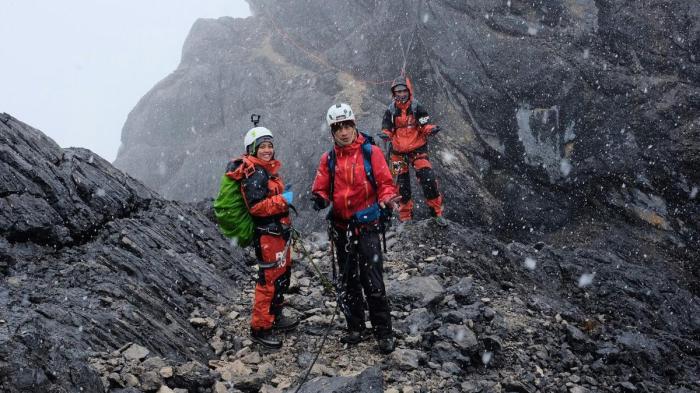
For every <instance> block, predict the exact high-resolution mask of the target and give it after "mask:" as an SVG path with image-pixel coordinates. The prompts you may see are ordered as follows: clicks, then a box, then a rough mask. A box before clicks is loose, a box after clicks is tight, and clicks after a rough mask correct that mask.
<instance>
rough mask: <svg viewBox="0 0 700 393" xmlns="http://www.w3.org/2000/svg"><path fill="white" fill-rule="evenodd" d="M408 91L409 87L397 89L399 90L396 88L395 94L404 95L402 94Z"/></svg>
mask: <svg viewBox="0 0 700 393" xmlns="http://www.w3.org/2000/svg"><path fill="white" fill-rule="evenodd" d="M407 93H408V89H397V90H394V94H395V95H402V94H407Z"/></svg>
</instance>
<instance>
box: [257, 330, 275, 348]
mask: <svg viewBox="0 0 700 393" xmlns="http://www.w3.org/2000/svg"><path fill="white" fill-rule="evenodd" d="M250 339H251V340H253V341H254V342H256V343H258V344H260V345H262V346H263V347H265V348H272V349H278V348H282V340H281V339H280V338H279V337H277V336H276V335H275V334H274V333H273V332H272V329H265V330H262V329H258V330H256V329H250Z"/></svg>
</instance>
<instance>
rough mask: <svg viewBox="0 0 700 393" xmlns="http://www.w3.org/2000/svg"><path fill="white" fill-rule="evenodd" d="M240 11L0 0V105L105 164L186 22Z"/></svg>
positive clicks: (173, 63)
mask: <svg viewBox="0 0 700 393" xmlns="http://www.w3.org/2000/svg"><path fill="white" fill-rule="evenodd" d="M249 15H250V9H249V7H248V3H246V2H245V1H243V0H176V1H173V0H141V1H137V0H60V1H55V0H0V20H1V22H0V48H1V50H2V55H0V112H7V113H9V114H11V115H13V116H15V117H17V118H18V119H19V120H21V121H23V122H25V123H27V124H29V125H31V126H33V127H35V128H38V129H40V130H41V131H43V132H44V133H46V134H47V135H48V136H50V137H51V138H53V140H55V141H56V142H57V143H58V144H59V145H61V146H62V147H68V146H80V147H86V148H89V149H90V150H92V151H94V152H96V153H97V154H99V155H100V156H102V157H104V158H106V159H107V160H109V161H113V160H114V158H115V157H116V154H117V149H118V148H119V143H120V137H121V129H122V126H123V125H124V121H125V120H126V116H127V115H128V113H129V111H130V110H131V109H132V108H133V107H134V106H135V105H136V103H137V102H138V100H139V99H140V98H141V97H142V96H143V95H144V94H145V93H146V92H148V90H149V89H150V88H151V87H153V86H154V85H155V84H156V83H157V82H158V81H159V80H161V79H163V78H165V77H166V76H167V75H168V74H169V73H171V72H172V71H174V70H175V68H176V67H177V65H178V63H179V62H180V54H181V51H182V44H183V43H184V41H185V37H187V34H188V33H189V30H190V28H191V27H192V24H193V23H194V21H195V20H196V19H197V18H218V17H220V16H232V17H247V16H249Z"/></svg>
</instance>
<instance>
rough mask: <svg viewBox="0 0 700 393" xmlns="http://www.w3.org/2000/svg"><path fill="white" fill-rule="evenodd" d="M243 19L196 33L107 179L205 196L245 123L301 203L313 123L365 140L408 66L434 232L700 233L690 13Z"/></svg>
mask: <svg viewBox="0 0 700 393" xmlns="http://www.w3.org/2000/svg"><path fill="white" fill-rule="evenodd" d="M250 5H251V9H252V10H253V13H254V16H252V17H250V18H247V19H244V20H240V19H239V20H234V19H230V18H221V19H218V20H200V21H198V22H197V23H196V24H195V26H194V27H193V28H192V31H191V33H190V35H189V37H188V39H187V41H186V43H185V46H184V49H183V56H182V62H181V64H180V66H179V67H178V69H177V70H176V71H175V72H174V73H173V74H171V75H170V76H168V77H167V78H166V79H164V80H163V81H162V82H161V83H159V84H158V85H156V86H155V87H154V88H153V89H152V90H151V91H150V92H149V93H148V94H147V95H146V96H145V97H144V98H143V99H142V100H141V101H140V102H139V104H138V105H137V106H136V108H135V109H134V110H133V111H132V113H131V114H130V116H129V118H128V120H127V122H126V124H125V126H124V130H123V134H122V147H121V150H120V154H119V156H118V158H117V160H116V162H115V164H116V165H117V166H118V167H119V168H122V169H124V170H126V171H127V172H129V173H131V174H132V175H133V176H135V177H137V178H138V179H141V180H142V181H144V182H145V183H146V184H148V185H150V186H151V187H153V188H154V189H156V190H158V191H160V192H162V193H163V194H164V195H165V196H166V197H168V198H174V199H179V200H192V199H201V198H207V197H211V196H212V195H214V193H215V192H216V188H217V182H218V178H219V175H220V173H221V170H222V169H221V168H223V166H224V162H225V161H226V160H227V159H228V158H229V157H230V156H234V155H237V154H239V153H240V152H241V150H242V147H241V140H242V136H243V134H244V133H245V131H246V130H247V129H248V128H249V126H250V124H249V123H248V118H249V115H250V113H251V112H257V113H262V114H263V122H264V124H265V125H267V126H268V127H269V128H271V129H272V130H273V131H274V132H275V133H276V135H277V140H278V144H277V146H278V150H279V155H278V157H279V158H281V159H282V160H283V162H284V163H285V164H286V166H287V168H286V172H285V174H286V176H287V178H289V179H290V180H292V181H293V182H294V183H295V185H296V188H297V191H302V190H303V191H306V190H307V189H308V188H309V187H310V182H311V178H312V176H313V173H314V169H315V166H316V165H317V161H318V157H319V156H320V154H321V153H322V152H323V151H324V150H326V149H328V147H329V145H330V141H329V137H328V132H327V130H326V127H325V125H324V123H323V114H324V112H325V110H326V108H328V106H330V104H332V103H334V102H337V101H347V102H350V103H351V104H352V105H353V106H354V107H355V108H356V111H357V112H358V115H359V125H360V128H362V129H365V130H367V131H370V132H372V133H374V132H376V131H378V129H379V125H380V119H381V114H382V112H383V110H384V107H385V105H386V103H387V101H388V99H389V95H388V83H389V80H391V79H392V78H393V77H395V76H396V75H398V74H399V72H400V71H401V69H402V66H403V65H404V64H405V66H406V72H407V73H408V74H409V75H410V76H411V77H412V78H413V80H414V82H415V85H416V87H417V95H418V98H419V99H420V100H421V101H422V102H423V103H424V104H425V105H426V107H427V108H428V110H429V111H430V112H431V113H432V114H433V118H434V120H435V121H436V122H437V123H439V124H441V125H442V126H443V127H444V129H445V131H444V132H443V133H442V134H441V135H440V136H438V137H437V138H434V139H433V141H432V142H431V151H432V155H433V157H434V160H435V163H436V167H437V168H438V172H439V174H440V177H441V179H442V182H441V184H442V186H443V189H444V190H445V195H446V200H447V207H448V216H449V217H452V218H453V219H455V220H458V221H461V222H470V223H481V224H486V225H488V226H489V227H490V228H492V229H508V230H510V231H519V230H521V229H523V228H524V229H525V233H529V232H531V231H540V230H544V231H548V230H552V229H557V228H561V227H563V226H565V225H567V223H570V222H571V221H572V220H575V219H576V218H577V217H578V216H579V215H580V214H581V212H589V211H591V210H593V209H591V207H594V208H595V210H597V211H605V212H606V214H607V215H609V214H616V215H620V216H624V217H625V218H626V219H632V220H637V221H639V222H646V223H647V224H651V225H653V226H657V227H661V228H665V229H669V230H676V231H679V232H683V233H688V232H689V231H690V232H696V231H697V229H698V227H697V222H698V219H697V218H698V214H699V213H698V204H697V200H696V195H697V192H698V184H699V183H700V179H699V178H698V174H697V171H696V170H694V169H693V168H696V167H697V166H698V159H699V157H700V155H699V154H698V153H699V151H698V149H699V148H700V145H698V140H700V138H699V136H700V119H699V118H698V113H699V112H698V108H699V107H700V92H699V89H698V86H699V85H700V58H698V55H697V53H698V49H699V48H700V6H698V5H697V3H696V2H687V1H681V0H663V1H656V2H643V3H634V2H628V1H622V0H599V1H594V0H537V1H521V0H507V1H506V0H503V1H450V0H442V1H430V2H425V1H361V2H355V3H352V4H348V3H346V2H338V1H313V0H306V1H301V0H300V1H294V2H276V1H267V0H251V1H250ZM298 204H299V205H300V206H301V207H307V202H306V201H301V202H298ZM303 218H304V220H299V221H300V222H304V223H307V222H312V223H313V222H317V221H314V220H313V219H310V217H307V216H303ZM690 236H691V237H692V238H693V239H695V240H697V239H696V236H695V235H690Z"/></svg>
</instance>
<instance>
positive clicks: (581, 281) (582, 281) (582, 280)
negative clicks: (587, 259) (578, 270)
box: [578, 272, 595, 288]
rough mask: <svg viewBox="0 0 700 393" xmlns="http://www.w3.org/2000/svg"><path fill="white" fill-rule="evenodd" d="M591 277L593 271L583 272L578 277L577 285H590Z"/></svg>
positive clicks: (580, 286) (581, 286) (593, 274)
mask: <svg viewBox="0 0 700 393" xmlns="http://www.w3.org/2000/svg"><path fill="white" fill-rule="evenodd" d="M593 277H595V272H593V273H590V274H589V273H584V274H582V275H581V277H579V278H578V287H579V288H583V287H587V286H589V285H591V284H592V283H593Z"/></svg>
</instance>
